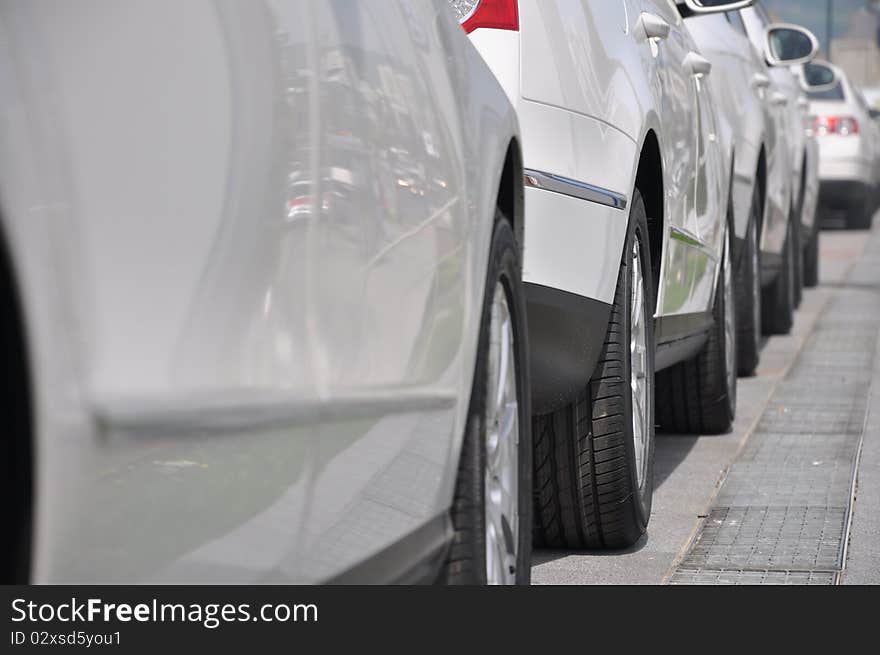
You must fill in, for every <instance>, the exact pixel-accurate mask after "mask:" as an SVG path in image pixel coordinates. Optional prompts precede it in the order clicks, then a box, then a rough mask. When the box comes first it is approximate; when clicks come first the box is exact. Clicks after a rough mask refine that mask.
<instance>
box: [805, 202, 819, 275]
mask: <svg viewBox="0 0 880 655" xmlns="http://www.w3.org/2000/svg"><path fill="white" fill-rule="evenodd" d="M816 223H817V224H815V225H813V229H812V230H811V232H810V238H809V240H808V241H807V243H806V245H805V246H804V286H805V287H808V288H812V287H815V286H817V285H818V284H819V225H818V217H817V218H816Z"/></svg>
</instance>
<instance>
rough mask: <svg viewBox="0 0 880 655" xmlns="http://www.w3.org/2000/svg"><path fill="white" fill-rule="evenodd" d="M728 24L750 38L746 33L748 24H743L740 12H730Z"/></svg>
mask: <svg viewBox="0 0 880 655" xmlns="http://www.w3.org/2000/svg"><path fill="white" fill-rule="evenodd" d="M726 16H727V20H728V22H729V23H730V24H731V25H733V26H734V27H735V28H736V29H737V30H739V31H740V32H742V33H743V34H745V35H746V36H748V33H747V32H746V24H745V23H743V19H742V16H740V15H739V12H738V11H728V12H727V14H726Z"/></svg>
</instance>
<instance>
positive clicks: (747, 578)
mask: <svg viewBox="0 0 880 655" xmlns="http://www.w3.org/2000/svg"><path fill="white" fill-rule="evenodd" d="M836 583H837V573H832V572H829V571H743V570H739V569H730V570H728V569H725V570H718V571H716V570H712V569H707V570H703V569H679V570H678V571H676V572H675V575H673V576H672V579H670V580H669V584H704V585H765V584H766V585H833V584H836Z"/></svg>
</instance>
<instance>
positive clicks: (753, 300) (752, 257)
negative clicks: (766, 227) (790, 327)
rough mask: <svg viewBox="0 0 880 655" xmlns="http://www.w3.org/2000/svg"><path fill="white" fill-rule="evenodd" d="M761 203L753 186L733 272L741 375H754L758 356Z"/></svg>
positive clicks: (759, 331)
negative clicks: (740, 245) (746, 229)
mask: <svg viewBox="0 0 880 655" xmlns="http://www.w3.org/2000/svg"><path fill="white" fill-rule="evenodd" d="M760 203H761V196H760V194H759V193H758V190H757V189H755V192H754V194H753V197H752V210H751V216H750V217H749V229H748V231H747V232H746V239H745V244H744V245H743V252H742V254H741V255H740V262H739V266H738V267H737V272H736V284H735V286H736V319H737V321H736V324H737V330H736V345H737V350H736V354H737V370H738V372H739V374H740V375H753V374H754V372H755V369H756V368H757V366H758V361H759V359H760V357H761V261H760V256H761V255H760V246H759V244H758V220H759V218H760V214H759V212H760Z"/></svg>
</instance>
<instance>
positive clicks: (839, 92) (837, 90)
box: [807, 84, 846, 100]
mask: <svg viewBox="0 0 880 655" xmlns="http://www.w3.org/2000/svg"><path fill="white" fill-rule="evenodd" d="M807 97H808V98H809V99H810V100H846V98H845V97H844V95H843V86H842V85H840V84H838V85H837V86H835V87H834V88H833V89H828V90H827V91H808V92H807Z"/></svg>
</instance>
